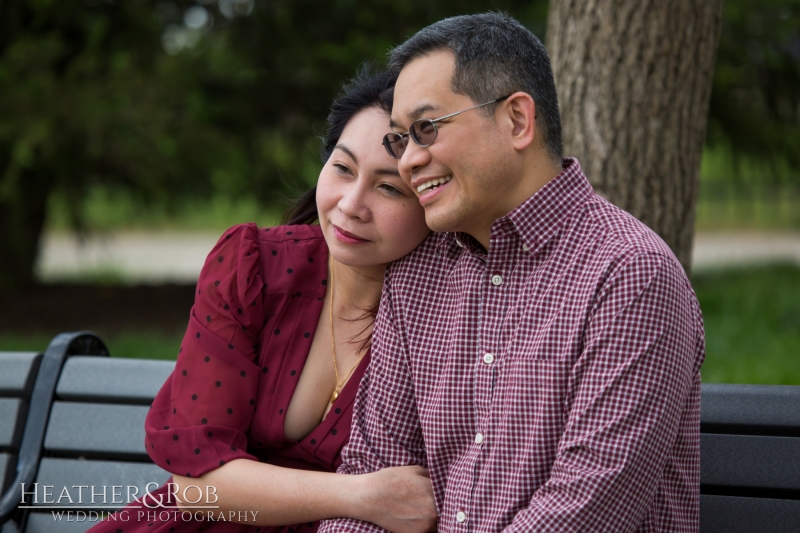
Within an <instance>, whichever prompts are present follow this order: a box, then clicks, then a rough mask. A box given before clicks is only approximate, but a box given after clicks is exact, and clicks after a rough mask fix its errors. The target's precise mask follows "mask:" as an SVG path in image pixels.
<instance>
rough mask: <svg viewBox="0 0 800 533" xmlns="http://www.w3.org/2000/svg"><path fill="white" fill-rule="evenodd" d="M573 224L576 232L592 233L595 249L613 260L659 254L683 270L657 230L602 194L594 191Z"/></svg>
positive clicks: (587, 234) (610, 260)
mask: <svg viewBox="0 0 800 533" xmlns="http://www.w3.org/2000/svg"><path fill="white" fill-rule="evenodd" d="M570 226H571V230H572V231H573V232H577V233H581V234H583V235H584V236H590V237H591V241H592V242H593V244H594V246H595V253H597V254H599V256H601V257H605V258H606V259H607V260H608V261H609V262H611V263H619V262H620V261H622V262H625V260H626V259H630V260H632V259H633V258H635V257H638V256H641V255H658V256H662V257H663V258H664V260H665V261H666V262H667V263H669V264H670V265H672V266H675V267H677V268H680V269H681V270H682V267H681V265H680V262H679V261H678V259H677V258H676V257H675V255H674V253H673V252H672V250H671V249H670V247H669V246H668V245H667V243H666V242H664V240H663V239H662V238H661V237H660V236H659V235H658V234H657V233H656V232H655V231H653V230H652V229H650V228H649V227H648V226H647V225H646V224H644V223H643V222H641V221H640V220H638V219H637V218H636V217H634V216H633V215H631V214H630V213H628V212H627V211H625V210H623V209H621V208H619V207H617V206H615V205H614V204H612V203H611V202H609V201H608V200H605V199H604V198H602V197H600V196H599V195H596V194H595V195H593V198H592V199H591V200H590V201H589V202H587V203H586V204H585V208H584V209H583V210H582V212H581V213H579V214H578V216H577V217H576V220H575V221H574V223H573V224H570Z"/></svg>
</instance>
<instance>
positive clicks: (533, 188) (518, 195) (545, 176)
mask: <svg viewBox="0 0 800 533" xmlns="http://www.w3.org/2000/svg"><path fill="white" fill-rule="evenodd" d="M526 170H527V172H526V173H525V174H526V175H525V176H524V177H523V178H522V179H521V180H520V181H519V185H518V187H517V188H516V190H514V191H512V192H511V194H509V195H508V197H507V201H505V202H503V203H502V204H501V205H500V206H498V210H497V212H495V213H492V214H491V215H490V217H488V220H487V221H485V222H483V223H481V224H480V225H479V226H478V227H475V228H471V229H469V230H466V231H464V233H467V234H469V235H471V236H472V237H473V238H474V239H475V240H476V241H478V242H479V243H480V244H481V245H482V246H483V247H484V248H485V249H486V251H487V252H488V251H489V246H490V241H491V232H492V226H493V225H494V223H495V222H496V221H497V219H498V218H501V217H504V216H506V215H507V214H509V213H510V212H512V211H513V210H514V209H516V208H517V207H519V206H520V205H522V204H523V203H525V201H527V200H528V198H530V197H531V196H533V195H534V194H536V193H537V192H538V191H539V190H541V189H542V188H543V187H544V186H545V185H547V184H548V183H550V182H551V181H552V180H553V179H555V178H556V176H558V175H559V174H561V172H563V169H562V168H561V163H555V162H553V161H552V160H551V159H550V158H546V159H538V160H536V161H534V162H532V163H531V164H530V166H528V167H526Z"/></svg>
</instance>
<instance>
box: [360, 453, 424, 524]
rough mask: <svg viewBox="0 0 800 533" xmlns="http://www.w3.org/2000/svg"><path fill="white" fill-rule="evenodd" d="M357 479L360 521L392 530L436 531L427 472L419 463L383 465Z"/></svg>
mask: <svg viewBox="0 0 800 533" xmlns="http://www.w3.org/2000/svg"><path fill="white" fill-rule="evenodd" d="M357 477H358V478H360V481H361V482H362V483H361V485H360V486H361V491H360V495H359V501H360V504H361V505H360V508H361V510H362V513H359V514H363V520H366V521H368V522H372V523H373V524H376V525H378V526H380V527H382V528H385V529H388V530H389V531H392V532H393V533H426V532H428V531H436V520H437V514H436V503H435V502H434V499H433V488H432V487H431V480H430V475H429V474H428V471H427V470H426V469H425V468H422V467H421V466H400V467H395V468H384V469H383V470H378V471H377V472H373V473H371V474H364V475H361V476H357Z"/></svg>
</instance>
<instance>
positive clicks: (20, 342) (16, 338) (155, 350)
mask: <svg viewBox="0 0 800 533" xmlns="http://www.w3.org/2000/svg"><path fill="white" fill-rule="evenodd" d="M97 333H98V334H99V335H100V338H102V339H103V340H104V341H105V342H106V346H107V347H108V350H109V352H111V355H112V356H113V357H129V358H139V359H161V360H165V361H168V360H175V358H176V357H177V356H178V348H180V344H181V341H182V340H183V332H178V333H174V334H165V333H164V332H160V331H159V332H155V331H125V332H118V333H110V334H104V333H103V332H97ZM55 334H56V332H54V333H53V335H52V336H51V335H47V334H44V333H34V334H29V335H18V334H14V333H6V332H0V351H9V352H13V351H20V352H28V351H30V352H34V351H44V350H45V348H47V345H48V344H49V343H50V341H51V340H52V338H53V336H55Z"/></svg>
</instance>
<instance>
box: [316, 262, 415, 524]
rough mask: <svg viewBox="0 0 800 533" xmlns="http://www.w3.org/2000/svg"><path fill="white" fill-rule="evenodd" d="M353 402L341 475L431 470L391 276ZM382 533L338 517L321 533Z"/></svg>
mask: <svg viewBox="0 0 800 533" xmlns="http://www.w3.org/2000/svg"><path fill="white" fill-rule="evenodd" d="M371 358H372V359H371V360H370V363H369V366H368V367H367V370H366V372H365V373H364V377H363V378H362V380H361V385H360V386H359V389H358V393H357V394H356V399H355V403H354V404H353V422H352V426H351V429H350V441H349V443H348V444H347V446H345V448H344V450H343V451H342V464H341V466H340V467H339V469H338V470H337V472H338V473H340V474H365V473H368V472H375V471H377V470H380V469H381V468H387V467H393V466H406V465H420V466H423V467H425V468H427V466H428V463H427V457H426V455H425V445H424V442H423V437H422V428H421V426H420V422H419V415H418V414H417V407H416V400H415V398H414V387H413V382H412V379H411V371H410V368H409V366H408V350H407V349H406V347H405V346H404V343H402V342H401V340H400V337H399V335H398V333H397V329H396V327H395V320H394V312H393V309H392V302H391V273H389V274H388V275H387V279H386V283H385V285H384V290H383V293H382V296H381V305H380V310H379V312H378V316H377V318H376V319H375V327H374V328H373V333H372V355H371ZM342 531H348V532H350V531H352V532H382V531H386V530H385V529H383V528H380V527H378V526H376V525H374V524H371V523H369V522H361V521H358V520H353V519H347V518H340V519H336V520H327V521H323V522H322V524H321V526H320V528H319V533H339V532H342Z"/></svg>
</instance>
